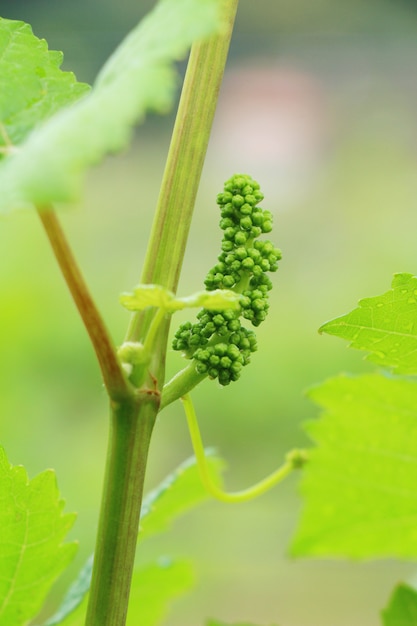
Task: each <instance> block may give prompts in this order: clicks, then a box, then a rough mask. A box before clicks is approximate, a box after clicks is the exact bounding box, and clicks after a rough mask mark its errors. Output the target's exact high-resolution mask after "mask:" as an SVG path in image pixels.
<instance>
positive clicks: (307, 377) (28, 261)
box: [0, 0, 417, 626]
mask: <svg viewBox="0 0 417 626" xmlns="http://www.w3.org/2000/svg"><path fill="white" fill-rule="evenodd" d="M153 4H154V3H153V2H151V1H149V0H147V1H143V2H134V1H133V0H119V2H115V1H114V0H101V1H100V2H99V1H98V0H73V1H72V2H71V3H69V2H57V1H55V2H53V1H51V0H1V4H0V5H1V15H2V16H3V17H7V18H11V19H22V20H25V21H27V22H30V23H31V24H32V25H33V28H34V32H35V34H36V35H37V36H39V37H45V38H46V39H47V40H48V42H49V44H50V47H51V48H53V49H60V50H63V51H64V53H65V61H64V68H65V69H71V70H73V71H75V73H76V74H77V77H78V78H79V80H85V81H89V82H91V81H92V80H93V79H94V75H95V73H96V72H97V70H98V69H99V67H100V65H101V64H102V63H103V61H104V60H105V59H106V57H107V56H108V54H109V53H110V52H111V50H112V49H114V47H115V46H116V45H117V43H118V42H119V41H120V40H121V38H122V37H123V36H124V35H125V34H126V33H127V32H128V31H129V29H130V28H131V27H132V26H133V25H134V24H135V23H136V22H137V20H138V19H139V18H140V17H141V16H142V15H143V14H144V13H145V12H146V11H147V10H148V9H149V8H150V7H151V6H153ZM416 59H417V4H416V3H415V2H414V1H411V0H409V1H408V2H407V1H405V0H396V1H395V2H393V1H392V0H367V2H362V1H359V0H337V1H335V0H318V1H316V2H311V0H296V1H294V0H259V1H258V2H253V1H251V0H241V7H240V11H239V17H238V20H237V26H236V32H235V36H234V39H233V43H232V48H231V53H230V63H229V65H228V68H227V71H226V76H225V81H224V86H223V89H222V92H221V97H220V102H219V108H218V113H217V116H216V120H215V126H214V132H213V137H212V141H211V144H210V149H209V153H208V156H207V161H206V166H205V170H204V175H203V180H202V184H201V190H200V194H199V199H198V203H197V208H196V214H195V221H194V223H193V227H192V233H191V238H190V242H189V246H188V250H187V255H186V261H185V266H184V272H183V276H182V279H181V285H180V291H181V293H182V294H187V293H188V292H192V291H194V290H198V289H200V288H201V287H202V281H203V279H204V276H205V273H206V272H207V270H208V269H209V268H210V267H211V266H212V265H213V263H214V262H215V258H216V256H217V254H218V250H219V241H220V237H221V235H220V231H219V230H218V229H217V222H218V215H217V209H216V204H215V201H214V200H215V196H216V193H217V192H218V191H220V190H221V189H222V185H223V182H224V180H226V179H227V178H228V177H229V176H230V175H231V174H233V173H234V172H239V171H241V172H247V173H250V174H251V175H252V176H253V177H254V178H256V179H258V180H259V181H260V182H261V185H262V188H263V190H264V192H265V194H266V200H265V201H264V206H265V207H267V208H269V209H270V210H272V211H273V213H274V215H275V225H276V226H275V231H274V240H275V241H276V243H277V244H278V245H279V246H280V247H281V248H282V249H283V252H284V258H283V261H282V263H281V268H280V270H279V272H278V274H277V275H276V276H275V277H274V281H275V283H276V289H275V290H274V292H273V295H272V306H271V313H270V317H269V319H268V321H267V322H266V323H265V325H264V326H263V327H261V329H260V330H259V332H258V338H259V346H260V350H259V352H258V354H256V355H255V356H254V358H253V363H252V365H251V366H250V370H247V371H245V372H244V375H243V377H242V381H241V382H240V384H239V385H236V386H231V387H229V388H226V389H221V388H219V387H218V386H217V385H216V384H215V383H210V382H206V383H204V384H203V385H201V387H200V388H199V389H198V390H197V391H196V392H195V394H194V396H195V402H196V406H197V411H198V414H199V416H200V419H201V423H202V428H203V431H204V439H205V442H206V444H207V445H211V446H216V447H217V448H218V450H219V451H220V452H221V454H222V455H223V456H224V457H225V458H226V459H227V461H228V463H229V467H230V469H229V471H228V474H227V477H226V480H227V484H228V486H229V487H230V488H239V487H243V486H247V485H248V484H251V483H252V482H254V481H255V480H257V479H259V478H261V477H263V476H264V474H266V473H267V472H269V471H271V470H272V469H274V468H275V467H276V466H277V465H278V464H280V462H281V460H282V457H283V454H284V453H285V451H286V450H287V449H288V448H290V447H294V446H304V445H306V437H305V436H304V434H303V431H302V427H301V424H302V422H304V421H305V420H306V419H311V418H314V417H315V416H316V415H317V411H316V409H315V407H314V406H312V405H311V404H310V403H309V401H308V399H306V397H305V393H304V392H305V390H306V389H307V388H308V387H310V386H311V385H314V384H315V383H318V382H320V381H321V380H323V379H324V378H325V377H328V376H331V375H334V374H336V373H338V372H340V371H350V372H356V373H359V372H365V371H371V369H372V367H371V365H369V364H367V363H366V362H364V361H363V360H362V355H361V354H360V353H355V352H353V351H352V352H351V351H347V350H346V349H345V346H344V344H343V343H342V342H338V341H337V340H335V339H332V338H329V337H320V336H319V335H318V334H317V328H318V327H319V326H320V325H321V324H322V323H323V322H324V321H326V320H327V319H329V318H331V317H334V316H336V315H339V314H342V313H344V312H346V311H348V310H349V309H350V308H353V306H354V305H355V304H356V301H357V300H358V298H360V297H363V296H372V295H376V294H379V293H382V292H383V291H385V290H386V289H388V288H389V285H390V282H391V278H392V274H393V273H394V272H398V271H409V272H416V271H417V249H416V245H415V239H416V235H415V233H416V231H417V211H416V209H417V114H416V103H417V76H416V71H415V66H416ZM179 69H180V71H183V66H182V65H180V67H179ZM172 120H173V118H172V116H168V117H167V118H163V119H162V118H156V117H151V118H150V119H149V120H147V122H146V124H145V126H143V127H142V128H141V129H139V130H138V132H137V134H136V137H135V141H134V144H133V145H132V147H131V148H130V149H129V150H128V151H126V153H125V154H123V155H121V156H118V157H116V158H111V159H108V160H107V161H106V163H104V164H103V165H102V166H100V167H99V168H97V169H96V170H94V171H93V172H92V173H91V175H90V176H89V178H88V181H87V184H86V194H85V198H84V199H83V201H82V202H81V203H80V205H79V206H77V207H73V208H71V210H69V209H68V208H64V209H63V211H62V214H61V216H62V222H63V224H64V227H65V229H66V231H67V233H68V237H69V239H70V241H71V242H72V244H73V247H74V250H75V252H76V254H77V256H78V258H79V262H80V264H81V266H82V268H83V271H84V273H85V276H86V278H87V280H88V283H89V284H90V285H91V289H92V292H93V294H94V296H95V297H96V299H97V302H98V304H99V306H100V308H101V310H102V311H103V315H104V317H105V319H106V322H107V324H108V326H109V328H110V330H111V333H112V335H113V337H114V340H115V342H116V343H120V342H121V341H122V340H123V335H124V331H125V328H126V325H127V322H128V315H127V313H126V312H124V311H123V310H122V309H121V307H120V306H119V305H118V294H119V293H120V292H121V291H123V290H128V289H130V288H131V287H133V286H134V284H135V283H136V282H137V280H138V276H139V271H140V266H141V262H142V259H143V256H144V247H145V245H146V240H147V237H148V234H149V230H150V226H151V220H152V213H153V207H154V206H155V202H156V198H157V194H158V186H159V182H160V179H161V176H162V171H163V165H164V158H165V154H166V151H167V147H168V143H169V134H170V130H171V127H172ZM0 250H1V259H2V263H1V264H0V289H1V294H2V295H1V306H0V327H1V333H0V337H1V339H0V341H1V355H2V359H1V362H0V414H1V422H0V423H1V430H0V442H1V444H2V445H4V447H5V449H6V451H7V453H8V455H9V458H10V460H11V462H12V463H14V464H19V463H22V464H24V465H25V466H26V467H27V469H28V471H29V474H30V475H31V476H32V475H34V474H35V473H37V472H39V471H41V470H43V469H45V468H46V467H53V468H55V469H56V472H57V475H58V480H59V486H60V489H61V492H62V494H63V496H64V497H65V499H66V502H67V510H69V511H73V510H75V511H78V512H79V517H78V521H77V524H76V527H75V529H74V531H73V533H72V536H73V537H76V538H78V539H80V550H79V554H78V557H77V560H76V562H75V563H74V566H73V570H72V572H75V571H76V570H77V569H78V568H79V567H80V566H81V564H82V563H83V560H84V559H85V558H86V556H87V555H88V554H89V553H90V552H91V551H92V549H93V542H94V534H95V527H96V521H97V510H98V506H99V499H100V489H101V481H102V471H103V460H104V455H105V447H106V436H107V419H106V416H107V406H106V397H105V394H104V391H103V389H102V385H101V381H100V375H99V371H98V367H97V365H96V362H95V359H94V356H93V354H92V351H91V349H90V346H89V344H88V341H87V338H86V334H85V332H84V329H83V327H82V325H81V323H80V321H79V319H78V316H77V313H76V311H75V308H74V306H73V304H72V302H71V300H70V298H69V295H68V293H67V290H66V287H65V285H64V284H63V282H62V280H61V277H60V275H59V272H58V270H57V267H56V265H55V263H54V259H53V257H52V254H51V252H50V250H49V248H48V245H47V243H46V239H45V236H44V234H43V232H42V229H41V227H40V224H39V223H38V220H37V218H36V216H35V215H33V214H31V213H19V214H16V215H10V216H7V217H5V218H2V221H1V228H0ZM175 326H176V323H175V321H174V325H173V328H174V329H175ZM179 367H181V358H180V356H179V355H177V354H174V353H172V354H170V355H169V371H170V372H174V371H176V370H177V369H178V368H179ZM354 417H355V416H352V419H354ZM190 454H191V450H190V444H189V438H188V434H187V431H186V427H185V423H184V418H183V415H182V412H181V408H180V407H179V406H173V407H169V408H168V409H166V410H165V411H164V412H163V413H162V414H161V416H160V419H159V421H158V423H157V426H156V429H155V434H154V438H153V443H152V448H151V455H150V463H149V471H148V476H147V485H148V488H152V487H153V486H155V485H156V484H157V483H158V482H159V481H160V480H161V479H162V478H163V477H164V476H165V475H166V474H167V473H168V472H169V471H170V470H171V469H173V468H174V467H175V466H176V465H177V464H178V463H180V462H181V461H182V460H183V459H184V458H185V457H187V456H189V455H190ZM297 478H298V477H295V478H291V479H290V480H288V482H287V483H286V484H284V485H283V486H282V487H278V488H276V489H275V490H274V491H273V492H272V493H269V494H267V495H265V496H263V497H262V498H261V499H259V500H257V501H255V502H253V503H248V504H245V505H235V506H230V505H225V504H220V503H216V502H208V503H207V504H206V505H204V506H203V507H201V508H200V509H199V510H196V511H195V512H193V513H192V514H190V515H188V516H187V517H186V518H184V519H183V520H182V521H181V522H179V523H178V524H176V526H175V527H174V528H173V529H172V531H171V532H170V533H169V534H167V535H166V536H164V537H161V538H159V539H157V538H155V539H154V540H153V542H152V544H151V545H149V546H148V547H147V548H146V555H147V556H151V555H157V554H164V553H167V552H168V553H170V554H178V555H187V556H189V557H191V558H193V559H194V560H195V561H196V569H197V572H198V576H199V584H198V587H197V588H196V590H195V592H194V593H193V595H192V596H189V597H187V598H184V599H181V600H179V601H178V602H176V603H175V605H174V606H173V611H172V614H171V615H170V617H169V619H168V620H167V623H169V624H170V625H171V626H198V625H202V624H203V622H204V618H205V617H207V616H210V615H212V616H218V617H219V618H223V619H224V620H225V621H228V620H229V621H253V622H254V623H257V624H258V623H259V624H262V623H263V624H271V623H276V624H279V625H280V626H335V625H336V624H337V626H352V625H353V624H355V625H360V626H377V624H379V623H380V622H379V618H378V612H379V610H380V609H381V608H382V607H383V606H384V604H385V603H386V601H387V598H388V595H389V594H390V592H391V589H392V587H393V586H394V585H395V584H396V583H397V582H398V581H399V580H400V579H405V580H408V581H410V580H413V577H414V576H415V573H416V568H415V565H414V564H412V563H408V564H407V563H399V562H395V561H378V562H373V563H365V564H363V563H346V562H341V561H336V560H328V561H326V560H321V561H303V560H298V561H292V560H290V559H289V558H288V556H287V550H288V544H289V540H290V537H291V534H292V532H293V530H294V528H295V524H296V521H297V515H298V512H299V510H300V506H301V503H300V500H299V498H298V497H297V493H296V491H297ZM146 555H145V556H146ZM63 584H64V583H61V587H62V585H63Z"/></svg>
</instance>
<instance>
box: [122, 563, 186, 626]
mask: <svg viewBox="0 0 417 626" xmlns="http://www.w3.org/2000/svg"><path fill="white" fill-rule="evenodd" d="M193 584H194V573H193V568H192V566H191V564H190V563H189V562H188V561H172V560H171V559H168V558H162V559H159V560H158V562H157V563H151V564H150V565H146V566H144V567H142V568H140V569H137V570H135V572H134V574H133V579H132V588H131V592H130V601H129V611H128V616H127V626H137V625H138V624H140V626H156V625H157V624H159V623H160V622H161V620H162V619H163V618H164V617H165V615H166V613H167V610H168V608H169V605H170V603H171V601H172V600H173V599H174V598H176V597H178V596H179V595H181V594H183V593H185V592H186V591H188V590H189V589H190V588H191V587H192V586H193Z"/></svg>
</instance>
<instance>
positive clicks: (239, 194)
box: [172, 174, 281, 385]
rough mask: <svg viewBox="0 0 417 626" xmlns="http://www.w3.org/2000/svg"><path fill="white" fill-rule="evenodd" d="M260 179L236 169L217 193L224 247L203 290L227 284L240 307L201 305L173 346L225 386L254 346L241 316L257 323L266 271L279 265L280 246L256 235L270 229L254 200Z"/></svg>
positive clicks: (263, 312) (267, 285) (264, 309)
mask: <svg viewBox="0 0 417 626" xmlns="http://www.w3.org/2000/svg"><path fill="white" fill-rule="evenodd" d="M263 197H264V196H263V194H262V192H261V191H260V187H259V184H258V183H257V182H256V181H255V180H253V179H252V178H251V177H250V176H247V175H245V174H236V175H234V176H232V178H230V179H229V180H228V181H227V182H226V183H225V185H224V192H223V193H221V194H219V195H218V196H217V204H218V205H219V207H220V211H221V220H220V228H221V229H222V230H223V240H222V246H221V249H222V252H221V254H220V255H219V257H218V261H217V263H216V265H215V266H214V267H213V268H212V269H211V270H210V271H209V273H208V274H207V277H206V280H205V281H204V282H205V286H206V289H207V290H208V291H212V290H214V289H231V290H233V291H235V292H236V293H239V294H240V295H241V297H240V301H239V305H240V306H239V308H238V309H233V310H232V309H225V310H222V311H212V310H207V309H202V310H201V311H200V312H199V313H198V315H197V320H198V321H197V322H196V323H195V324H192V323H191V322H186V323H184V324H182V325H181V326H180V327H179V329H178V330H177V332H176V333H175V336H174V340H173V344H172V347H173V349H174V350H180V351H182V352H183V354H184V356H185V357H186V358H189V359H194V363H195V368H196V371H197V372H198V373H199V374H207V375H208V376H209V377H210V378H212V379H214V378H217V379H218V380H219V383H220V384H221V385H228V384H229V383H230V382H231V381H235V380H237V379H238V378H239V376H240V373H241V370H242V368H243V367H244V366H245V365H247V364H248V363H249V361H250V357H251V354H252V352H255V350H256V349H257V343H256V335H255V333H254V331H253V330H250V329H247V328H246V327H245V326H242V323H241V318H243V319H246V320H248V321H249V322H250V323H251V324H252V325H253V326H255V327H256V326H259V324H261V323H262V322H263V321H264V320H265V318H266V316H267V313H268V307H269V304H268V292H269V291H270V290H271V289H272V283H271V280H270V278H269V277H268V275H267V273H268V272H275V271H276V270H277V269H278V260H279V259H280V258H281V251H280V250H279V249H278V248H276V247H275V246H274V245H273V243H271V242H270V241H268V240H261V239H259V237H260V235H262V234H264V233H269V232H270V231H271V230H272V215H271V213H270V212H269V211H267V210H264V209H261V208H260V207H259V206H258V204H259V202H261V200H263Z"/></svg>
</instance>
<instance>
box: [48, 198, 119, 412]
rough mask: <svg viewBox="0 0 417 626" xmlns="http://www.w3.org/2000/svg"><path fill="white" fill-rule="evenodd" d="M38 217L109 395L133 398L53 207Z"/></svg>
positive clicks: (115, 399) (115, 397)
mask: <svg viewBox="0 0 417 626" xmlns="http://www.w3.org/2000/svg"><path fill="white" fill-rule="evenodd" d="M38 214H39V217H40V219H41V222H42V224H43V227H44V229H45V232H46V235H47V237H48V239H49V242H50V244H51V246H52V249H53V252H54V254H55V257H56V260H57V261H58V265H59V267H60V269H61V271H62V274H63V276H64V279H65V282H66V283H67V286H68V289H69V290H70V292H71V295H72V297H73V300H74V302H75V305H76V307H77V309H78V312H79V314H80V316H81V319H82V321H83V323H84V326H85V328H86V330H87V333H88V335H89V337H90V339H91V342H92V344H93V348H94V351H95V353H96V355H97V359H98V362H99V365H100V369H101V373H102V375H103V380H104V384H105V387H106V389H107V391H108V394H109V396H110V398H111V399H112V400H114V401H119V400H121V399H122V398H126V396H127V395H130V393H129V387H128V383H127V382H126V379H125V377H124V375H123V371H122V369H121V366H120V363H119V361H118V358H117V355H116V350H115V348H114V346H113V343H112V341H111V339H110V336H109V333H108V331H107V328H106V326H105V324H104V322H103V320H102V318H101V315H100V313H99V311H98V310H97V307H96V305H95V303H94V301H93V299H92V297H91V295H90V292H89V290H88V288H87V285H86V283H85V281H84V278H83V276H82V274H81V272H80V269H79V267H78V265H77V263H76V261H75V258H74V255H73V254H72V251H71V248H70V247H69V244H68V241H67V239H66V237H65V234H64V232H63V230H62V228H61V225H60V223H59V221H58V218H57V216H56V215H55V212H54V211H53V209H52V208H51V207H38Z"/></svg>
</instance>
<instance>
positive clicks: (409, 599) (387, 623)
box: [382, 585, 417, 626]
mask: <svg viewBox="0 0 417 626" xmlns="http://www.w3.org/2000/svg"><path fill="white" fill-rule="evenodd" d="M382 623H383V625H384V626H415V625H416V624H417V591H416V590H415V589H413V588H412V587H409V586H408V585H398V587H397V588H396V589H395V591H394V593H393V594H392V596H391V599H390V602H389V605H388V606H387V608H386V609H384V610H383V611H382Z"/></svg>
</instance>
